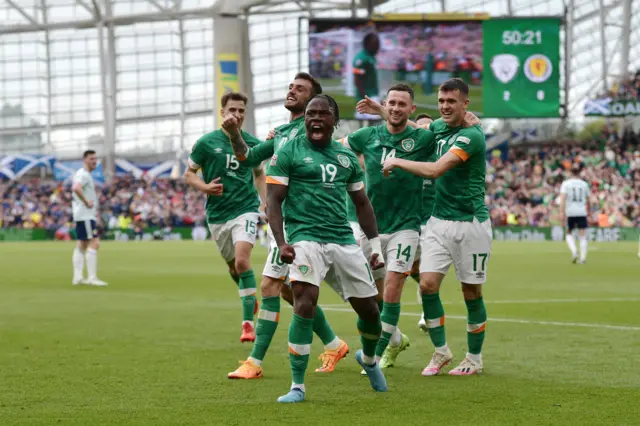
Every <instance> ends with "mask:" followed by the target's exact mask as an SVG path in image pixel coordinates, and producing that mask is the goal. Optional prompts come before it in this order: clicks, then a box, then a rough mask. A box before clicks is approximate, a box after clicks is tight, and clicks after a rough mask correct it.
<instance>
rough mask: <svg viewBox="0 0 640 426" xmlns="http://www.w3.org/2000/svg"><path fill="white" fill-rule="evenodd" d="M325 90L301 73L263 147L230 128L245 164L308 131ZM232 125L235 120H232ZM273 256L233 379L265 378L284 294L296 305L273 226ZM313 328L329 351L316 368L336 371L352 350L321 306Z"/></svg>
mask: <svg viewBox="0 0 640 426" xmlns="http://www.w3.org/2000/svg"><path fill="white" fill-rule="evenodd" d="M321 92H322V87H321V86H320V84H319V83H318V82H317V81H316V79H314V78H313V77H312V76H311V75H309V74H307V73H298V74H297V75H296V76H295V78H294V80H293V82H292V83H291V84H290V85H289V93H288V94H287V98H286V101H285V108H287V109H288V110H289V111H290V112H291V116H290V121H289V123H287V124H283V125H282V126H279V127H278V128H276V129H275V131H274V132H273V134H272V135H271V134H270V137H269V139H268V140H267V141H266V142H264V143H262V144H260V145H259V146H256V147H253V148H250V147H249V146H248V145H247V144H245V143H244V141H243V139H242V137H241V136H242V135H241V134H240V133H238V132H236V131H235V130H234V129H233V128H232V127H229V132H230V133H231V134H233V135H235V136H237V137H234V138H232V143H233V149H234V152H235V155H236V157H237V158H239V159H240V161H241V163H243V164H245V165H247V166H249V167H254V166H257V165H259V164H261V163H262V162H263V161H264V160H266V159H268V158H271V157H272V156H273V155H274V152H275V153H277V151H278V150H279V149H280V148H281V147H283V146H285V144H287V143H288V141H290V140H292V139H294V138H295V137H296V136H299V135H302V134H304V133H305V132H306V129H305V126H304V109H305V107H306V105H307V103H308V102H309V100H310V99H311V98H312V97H313V96H315V95H316V94H319V93H321ZM228 124H229V125H230V124H231V123H228ZM268 233H269V234H270V235H269V237H270V238H269V240H270V242H269V255H268V257H267V263H266V264H265V266H264V270H263V272H262V282H261V283H260V292H261V294H262V308H261V310H260V312H259V313H258V324H257V328H256V341H255V343H254V345H253V349H252V351H251V355H250V356H249V358H248V359H247V360H246V361H244V362H243V363H242V365H240V367H239V368H238V369H237V370H235V371H233V372H231V373H229V374H228V377H229V378H230V379H257V378H260V377H262V361H263V360H264V357H265V356H266V354H267V350H268V349H269V345H270V344H271V340H272V339H273V335H274V334H275V332H276V329H277V327H278V320H279V318H280V295H282V298H283V299H284V300H286V301H287V302H288V303H289V304H291V305H293V293H292V292H291V289H290V288H289V286H287V285H283V284H285V279H286V278H287V276H288V275H289V265H287V264H286V263H284V262H282V261H281V260H280V253H279V251H278V246H277V244H276V242H275V239H274V238H273V234H272V232H271V227H270V226H269V231H268ZM313 331H314V332H315V333H316V334H317V335H318V337H320V340H322V343H323V344H324V347H325V351H324V352H323V353H322V354H321V355H320V357H319V358H320V360H321V361H322V366H321V367H319V368H318V369H316V372H319V373H330V372H332V371H334V369H335V366H336V364H337V363H338V361H340V360H341V359H342V358H344V357H345V356H346V355H347V353H348V352H349V346H348V345H347V343H346V342H344V341H343V340H341V339H340V338H338V337H337V336H336V334H335V333H334V331H333V329H332V328H331V325H329V322H328V321H327V319H326V317H325V315H324V312H323V310H322V309H321V308H320V306H318V307H317V309H316V312H315V316H314V317H313Z"/></svg>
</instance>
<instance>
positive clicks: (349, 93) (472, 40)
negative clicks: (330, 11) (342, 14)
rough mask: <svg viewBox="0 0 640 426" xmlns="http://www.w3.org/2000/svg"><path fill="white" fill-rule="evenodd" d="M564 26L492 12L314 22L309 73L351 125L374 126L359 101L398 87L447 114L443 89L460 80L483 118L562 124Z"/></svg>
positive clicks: (421, 105) (428, 108)
mask: <svg viewBox="0 0 640 426" xmlns="http://www.w3.org/2000/svg"><path fill="white" fill-rule="evenodd" d="M562 22H563V19H562V17H517V18H502V17H500V18H491V17H490V16H489V15H488V14H486V13H434V14H374V15H372V16H371V18H370V19H361V18H356V19H334V18H332V19H310V20H309V70H310V72H311V73H312V74H313V75H314V76H315V77H316V78H318V79H319V81H320V82H321V84H322V85H323V87H325V88H326V90H325V92H326V93H328V94H330V95H332V96H333V97H334V98H336V100H337V101H338V103H339V105H340V113H341V118H343V119H354V118H355V119H367V118H366V117H359V116H358V114H357V113H355V104H356V103H357V102H358V100H360V99H362V98H363V97H364V96H365V95H367V96H369V97H372V96H374V97H378V98H380V99H382V98H383V97H384V95H385V94H386V90H387V89H388V88H389V87H391V85H393V84H396V83H405V84H408V85H410V86H411V87H413V89H414V92H415V93H416V99H415V102H416V104H417V106H418V110H419V111H423V112H427V113H429V114H432V115H434V114H435V115H439V114H438V105H437V103H438V102H437V88H438V86H439V85H440V84H441V83H442V82H443V81H445V80H447V79H449V78H452V77H460V78H462V79H463V80H465V81H466V82H467V84H469V87H470V100H471V105H470V107H469V110H470V111H472V112H474V113H476V114H477V115H479V116H480V117H484V118H546V117H560V116H561V103H560V73H561V64H560V28H561V25H562ZM372 32H373V33H375V34H377V37H378V40H379V48H378V50H377V51H375V50H374V48H373V47H370V48H369V50H371V51H370V52H368V51H367V46H364V37H365V35H367V34H370V33H372ZM367 61H369V62H367ZM367 64H368V65H367ZM367 67H368V68H367ZM367 69H368V70H369V71H366V70H367ZM372 73H373V77H371V76H369V77H366V78H365V77H363V75H371V74H372ZM376 81H377V84H376Z"/></svg>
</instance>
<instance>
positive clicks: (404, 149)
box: [343, 84, 436, 368]
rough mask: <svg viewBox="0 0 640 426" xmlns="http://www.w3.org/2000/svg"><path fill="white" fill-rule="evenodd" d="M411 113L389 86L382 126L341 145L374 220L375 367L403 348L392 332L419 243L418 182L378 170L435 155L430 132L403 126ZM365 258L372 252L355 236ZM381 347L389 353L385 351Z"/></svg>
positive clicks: (402, 91)
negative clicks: (356, 164) (380, 263)
mask: <svg viewBox="0 0 640 426" xmlns="http://www.w3.org/2000/svg"><path fill="white" fill-rule="evenodd" d="M415 109H416V106H415V104H414V93H413V89H411V87H409V86H407V85H405V84H397V85H394V86H392V87H391V88H390V89H389V90H388V92H387V100H386V103H385V112H386V115H387V117H388V120H387V122H386V123H384V124H383V125H380V126H375V127H365V128H362V129H360V130H358V131H356V132H355V133H352V134H350V135H349V136H348V137H346V138H345V139H344V140H343V143H344V144H345V145H346V146H349V147H350V148H351V149H352V150H353V151H355V152H356V153H361V154H363V155H364V161H365V173H366V182H367V188H366V189H367V195H368V196H369V199H370V200H371V204H372V205H373V209H374V213H375V215H376V218H377V220H378V229H379V232H380V240H381V243H382V250H383V256H384V259H385V264H386V265H387V266H386V271H385V270H382V269H380V270H378V271H375V272H374V278H375V280H376V285H377V286H378V291H379V293H381V294H382V296H383V297H382V299H383V302H382V309H381V311H382V314H381V316H382V337H381V338H380V341H379V342H378V346H377V348H376V358H377V359H380V360H381V361H380V366H381V368H387V367H391V366H393V365H394V363H395V360H396V358H397V356H398V354H399V353H400V352H402V351H404V350H405V349H406V348H408V347H409V345H410V342H409V338H408V337H407V336H406V335H404V334H402V333H401V332H400V330H399V329H398V321H399V319H400V298H401V295H402V288H403V286H404V282H405V280H406V278H407V275H409V273H410V271H411V266H412V265H413V261H414V258H415V255H416V251H417V249H418V244H419V240H420V225H421V221H422V197H421V196H413V197H411V196H410V197H407V196H406V194H420V195H421V194H422V187H423V184H424V182H423V181H424V179H422V178H420V177H418V176H415V175H412V174H410V173H406V172H404V171H401V172H400V173H394V175H393V176H392V177H391V178H384V176H383V175H382V170H381V168H380V166H381V165H382V164H383V163H384V161H385V159H387V158H395V157H398V158H405V159H410V160H414V161H427V160H428V159H429V158H431V156H432V155H433V153H434V152H435V147H436V145H435V138H434V135H433V133H432V132H431V131H429V130H425V129H422V128H414V127H411V126H409V125H408V121H409V115H410V114H412V113H413V112H414V111H415ZM361 246H362V248H363V251H364V253H365V255H367V254H369V253H371V250H372V247H371V245H370V242H369V240H368V239H367V237H366V236H365V235H362V236H361ZM387 346H389V348H390V349H389V350H388V351H387Z"/></svg>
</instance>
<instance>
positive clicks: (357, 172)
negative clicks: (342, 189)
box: [347, 154, 364, 192]
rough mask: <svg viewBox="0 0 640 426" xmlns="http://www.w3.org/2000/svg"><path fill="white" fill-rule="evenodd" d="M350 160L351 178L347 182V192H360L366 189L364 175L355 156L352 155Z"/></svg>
mask: <svg viewBox="0 0 640 426" xmlns="http://www.w3.org/2000/svg"><path fill="white" fill-rule="evenodd" d="M349 159H350V160H351V176H349V180H348V181H347V191H349V192H356V191H360V190H361V189H363V188H364V173H363V172H362V168H361V167H360V162H359V161H358V158H357V157H356V156H355V155H353V154H352V155H350V156H349Z"/></svg>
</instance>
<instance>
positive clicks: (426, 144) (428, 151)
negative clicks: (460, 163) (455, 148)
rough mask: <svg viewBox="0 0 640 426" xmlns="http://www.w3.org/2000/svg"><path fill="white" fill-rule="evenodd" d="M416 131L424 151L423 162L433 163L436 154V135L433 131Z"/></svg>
mask: <svg viewBox="0 0 640 426" xmlns="http://www.w3.org/2000/svg"><path fill="white" fill-rule="evenodd" d="M416 131H417V132H418V138H417V139H418V140H419V141H420V148H421V150H422V158H421V161H431V159H432V158H431V157H432V156H433V154H434V153H435V152H436V135H435V134H434V133H433V132H432V131H431V130H426V129H416Z"/></svg>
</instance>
